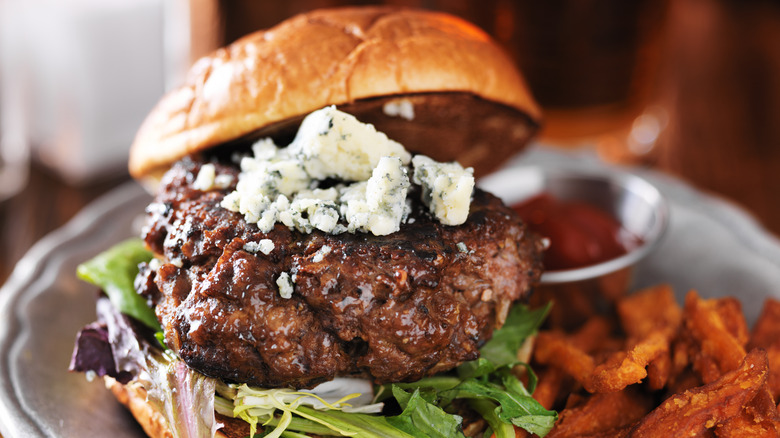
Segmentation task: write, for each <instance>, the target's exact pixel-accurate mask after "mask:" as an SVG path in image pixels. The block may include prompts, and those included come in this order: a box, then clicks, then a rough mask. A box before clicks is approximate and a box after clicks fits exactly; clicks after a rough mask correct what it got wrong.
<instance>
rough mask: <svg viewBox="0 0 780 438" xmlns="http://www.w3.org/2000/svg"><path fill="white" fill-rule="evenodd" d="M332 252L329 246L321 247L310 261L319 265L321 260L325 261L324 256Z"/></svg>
mask: <svg viewBox="0 0 780 438" xmlns="http://www.w3.org/2000/svg"><path fill="white" fill-rule="evenodd" d="M332 250H333V248H331V247H330V246H329V245H322V246H321V247H320V249H319V250H317V252H316V253H314V257H312V258H311V261H313V262H314V263H319V262H321V261H322V260H323V259H325V256H326V255H328V254H330V252H331V251H332Z"/></svg>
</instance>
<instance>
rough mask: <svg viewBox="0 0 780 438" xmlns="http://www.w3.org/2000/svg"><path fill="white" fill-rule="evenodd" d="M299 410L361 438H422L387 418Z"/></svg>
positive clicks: (308, 408)
mask: <svg viewBox="0 0 780 438" xmlns="http://www.w3.org/2000/svg"><path fill="white" fill-rule="evenodd" d="M298 410H299V411H300V412H302V413H303V414H305V415H307V416H310V417H313V418H317V419H318V420H321V421H324V422H327V423H328V424H330V425H332V426H335V427H337V428H339V429H341V430H344V431H348V432H351V433H353V434H354V436H359V437H361V438H421V437H419V436H417V435H412V434H409V433H407V432H405V431H403V430H400V429H398V428H397V427H395V426H393V425H391V424H390V422H389V421H388V418H387V417H381V416H377V415H369V414H355V413H347V412H342V411H318V410H315V409H313V408H310V407H308V406H300V407H299V408H298Z"/></svg>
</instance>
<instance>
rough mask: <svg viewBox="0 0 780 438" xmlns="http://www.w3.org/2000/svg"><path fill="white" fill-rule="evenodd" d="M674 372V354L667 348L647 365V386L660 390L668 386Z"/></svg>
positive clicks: (653, 389)
mask: <svg viewBox="0 0 780 438" xmlns="http://www.w3.org/2000/svg"><path fill="white" fill-rule="evenodd" d="M671 372H672V356H671V354H670V352H669V351H668V350H667V351H666V352H664V353H661V354H660V355H659V356H658V357H657V358H656V359H655V360H653V361H652V362H650V364H649V365H647V386H648V388H650V389H651V390H652V391H658V390H660V389H663V388H664V387H665V386H666V383H667V382H669V377H670V375H671Z"/></svg>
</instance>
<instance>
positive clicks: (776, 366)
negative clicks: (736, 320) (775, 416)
mask: <svg viewBox="0 0 780 438" xmlns="http://www.w3.org/2000/svg"><path fill="white" fill-rule="evenodd" d="M748 345H749V346H750V348H763V349H765V350H766V352H767V356H769V371H770V372H769V383H768V385H769V392H770V393H771V394H772V398H773V399H774V401H775V402H777V400H778V398H780V301H777V300H774V299H771V298H770V299H768V300H766V302H764V308H763V310H762V311H761V316H759V318H758V321H757V322H756V325H755V326H754V327H753V333H752V334H751V335H750V342H749V343H748Z"/></svg>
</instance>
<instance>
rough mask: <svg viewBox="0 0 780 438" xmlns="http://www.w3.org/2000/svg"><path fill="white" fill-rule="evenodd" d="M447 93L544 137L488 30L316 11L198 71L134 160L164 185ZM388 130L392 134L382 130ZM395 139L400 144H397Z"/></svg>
mask: <svg viewBox="0 0 780 438" xmlns="http://www.w3.org/2000/svg"><path fill="white" fill-rule="evenodd" d="M442 92H444V93H447V95H448V96H456V95H458V94H463V95H466V96H469V97H473V98H476V99H479V100H480V101H481V102H482V101H484V102H487V103H489V104H490V105H492V106H496V107H498V108H501V109H502V110H503V111H504V112H505V113H508V114H512V117H513V118H514V119H515V120H514V123H515V124H516V125H522V126H520V127H518V126H515V127H507V128H511V129H514V130H515V131H516V132H519V131H523V137H524V139H525V140H527V137H530V135H531V134H533V132H534V131H535V130H536V127H537V122H538V119H539V117H540V111H539V108H538V106H537V105H536V103H535V102H534V101H533V99H532V97H531V95H530V93H529V91H528V88H527V87H526V84H525V82H524V80H523V78H522V77H521V75H520V73H519V72H518V71H517V69H516V68H515V66H514V64H513V62H512V61H511V59H510V58H509V57H508V56H507V55H506V54H505V53H504V52H503V51H502V50H501V49H500V48H499V47H498V46H497V45H496V44H495V43H494V42H493V41H492V40H491V39H490V38H489V37H488V36H487V35H486V34H485V33H484V32H483V31H481V30H480V29H478V28H477V27H476V26H474V25H472V24H470V23H468V22H466V21H464V20H461V19H459V18H456V17H453V16H451V15H447V14H443V13H437V12H430V11H422V10H413V9H398V8H392V7H362V8H361V7H353V8H340V9H325V10H317V11H313V12H310V13H306V14H302V15H298V16H295V17H293V18H291V19H289V20H287V21H284V22H282V23H281V24H279V25H277V26H276V27H274V28H271V29H269V30H265V31H259V32H256V33H253V34H250V35H248V36H246V37H244V38H242V39H240V40H238V41H236V42H235V43H233V44H231V45H229V46H227V47H225V48H222V49H219V50H217V51H216V52H215V53H213V54H212V55H211V56H207V57H204V58H202V59H200V60H199V61H197V62H196V63H195V64H194V65H193V67H192V69H191V70H190V72H189V74H188V76H187V78H186V79H185V83H184V85H182V86H181V87H180V88H178V89H175V90H173V91H171V92H169V93H168V94H167V95H166V96H164V97H163V98H162V100H161V101H160V102H159V103H158V104H157V106H156V107H155V108H154V109H153V110H152V112H151V114H149V116H148V117H147V119H146V120H145V122H144V123H143V125H142V126H141V128H140V130H139V132H138V134H137V136H136V138H135V141H134V143H133V145H132V148H131V151H130V162H129V168H130V173H131V174H132V175H133V176H134V177H136V178H146V177H150V176H151V177H154V176H159V174H160V173H161V172H162V171H164V170H165V169H167V168H168V167H169V165H170V164H171V163H173V162H175V161H176V160H178V159H180V158H182V157H184V156H186V155H189V154H193V153H197V152H200V151H203V150H205V149H208V148H211V147H213V146H216V145H219V144H221V143H225V142H229V141H231V140H235V139H239V138H244V137H247V136H250V135H252V134H253V133H258V132H259V131H262V130H263V129H265V128H269V127H272V126H273V125H275V124H278V123H283V122H288V121H289V120H291V119H296V118H297V119H300V118H301V117H302V116H303V115H305V114H307V113H309V112H311V111H314V110H317V109H319V108H322V107H324V106H327V105H331V104H335V105H351V106H353V107H357V108H356V109H355V108H353V110H354V111H355V112H357V113H360V103H361V102H363V101H365V100H369V101H371V100H374V101H375V100H376V99H377V98H393V97H397V96H417V97H418V100H420V99H419V98H420V96H423V95H435V94H437V93H442ZM421 111H422V112H424V111H425V105H424V104H421V106H420V107H415V114H416V115H419V114H420V113H421ZM458 111H460V112H466V113H467V112H468V111H469V108H468V107H463V108H460V109H458ZM450 112H452V111H450ZM459 117H460V118H461V119H462V118H463V116H462V115H461V116H459ZM387 118H390V117H387ZM461 121H462V120H461ZM440 122H441V123H442V124H444V123H446V122H448V121H447V120H441V121H440ZM409 123H415V121H414V120H413V121H410V122H409ZM377 128H378V129H380V130H382V128H383V127H382V126H381V121H380V123H379V125H378V126H377ZM458 128H461V127H460V126H456V127H453V126H452V125H449V126H448V129H458ZM388 135H389V136H390V137H391V138H393V135H392V132H389V133H388ZM523 143H524V141H523ZM523 143H521V144H517V145H516V146H515V150H519V148H520V147H522V145H523ZM406 146H407V148H408V149H410V150H412V151H414V152H420V153H426V154H428V155H431V156H437V155H438V156H440V157H441V156H443V155H442V154H440V153H438V154H437V153H435V152H434V153H431V152H430V151H429V150H427V149H425V148H423V150H415V149H419V148H418V147H416V146H417V145H415V144H412V145H406ZM434 147H437V146H434ZM441 147H444V146H441ZM461 149H462V148H461ZM444 155H446V154H444ZM487 155H491V154H487ZM457 158H458V157H457V156H452V157H450V158H449V159H457ZM498 158H501V159H503V158H505V157H498ZM491 161H496V157H491ZM463 164H465V165H474V164H477V165H478V167H480V168H479V169H477V171H478V173H479V171H480V169H481V165H480V164H479V163H468V162H467V163H463ZM495 165H496V164H495V163H494V164H491V166H489V167H495Z"/></svg>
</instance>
